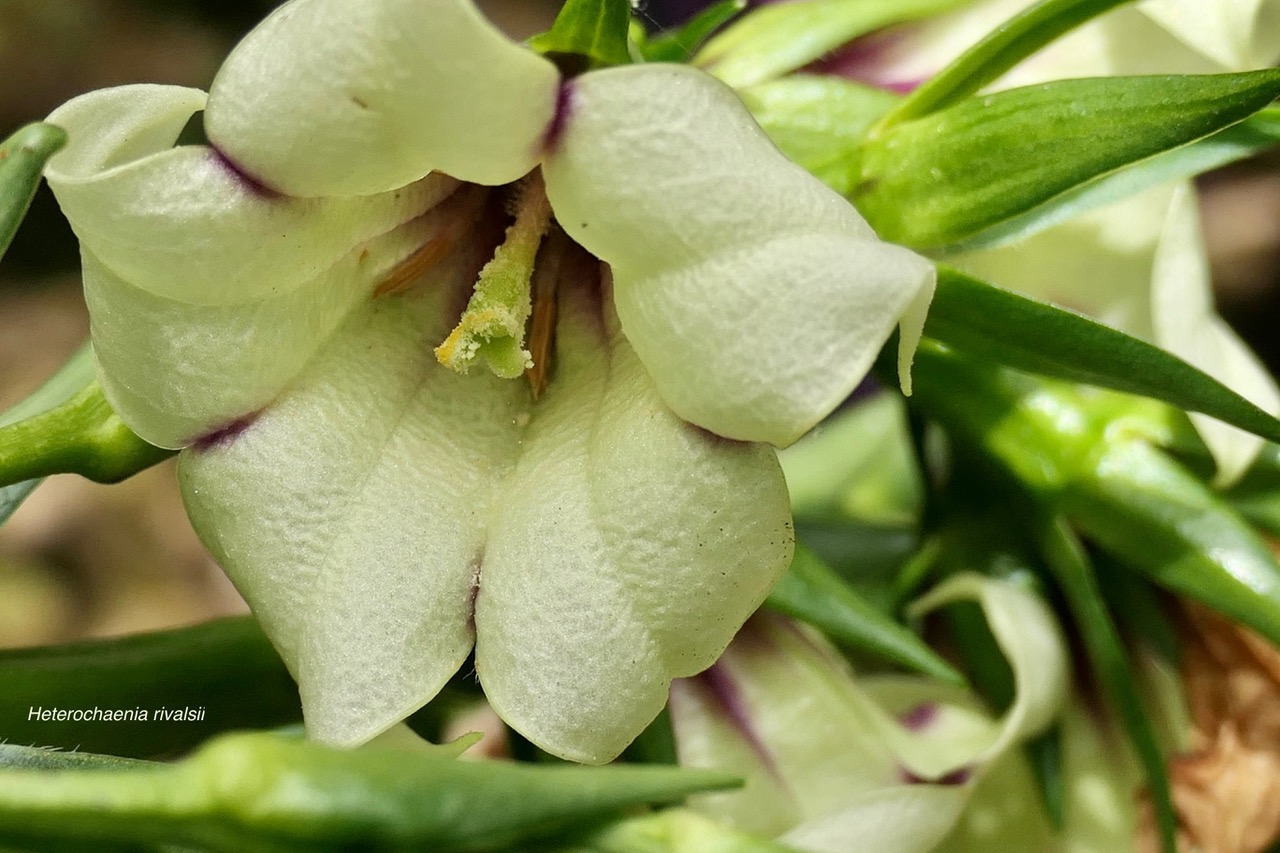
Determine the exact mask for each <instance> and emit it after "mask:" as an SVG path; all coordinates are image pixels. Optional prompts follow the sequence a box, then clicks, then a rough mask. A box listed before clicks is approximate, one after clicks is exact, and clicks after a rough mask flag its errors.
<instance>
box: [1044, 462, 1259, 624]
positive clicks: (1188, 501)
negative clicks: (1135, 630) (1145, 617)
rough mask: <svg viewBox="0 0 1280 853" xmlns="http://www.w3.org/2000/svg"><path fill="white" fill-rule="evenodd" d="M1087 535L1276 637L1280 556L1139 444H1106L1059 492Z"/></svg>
mask: <svg viewBox="0 0 1280 853" xmlns="http://www.w3.org/2000/svg"><path fill="white" fill-rule="evenodd" d="M1062 500H1063V502H1062V506H1063V510H1064V512H1065V513H1066V514H1067V516H1068V517H1069V518H1070V519H1071V521H1072V522H1073V523H1074V524H1075V525H1076V526H1077V527H1078V528H1079V529H1080V530H1081V531H1082V532H1083V533H1084V534H1085V535H1086V536H1087V537H1088V538H1089V539H1090V540H1092V541H1093V542H1095V543H1097V544H1098V545H1099V546H1100V547H1101V548H1102V549H1103V550H1105V551H1107V552H1108V553H1110V554H1112V555H1113V556H1114V557H1115V558H1116V559H1117V560H1119V561H1120V562H1122V563H1124V564H1125V565H1126V566H1131V567H1132V568H1134V569H1137V570H1138V571H1140V572H1142V573H1143V574H1145V575H1146V576H1147V577H1149V578H1150V579H1151V580H1153V581H1154V582H1155V583H1157V584H1159V585H1160V586H1163V587H1165V588H1166V589H1170V590H1172V591H1174V592H1176V593H1179V594H1181V595H1186V596H1188V597H1191V598H1194V599H1196V600H1198V601H1201V602H1204V603H1205V604H1207V605H1208V606H1209V607H1212V608H1213V609H1215V610H1217V611H1219V612H1221V613H1224V614H1226V615H1227V616H1229V617H1231V618H1232V619H1233V620H1235V621H1237V622H1240V623H1242V624H1244V625H1247V626H1248V627H1250V628H1252V629H1253V630H1255V631H1257V632H1258V633H1260V634H1262V635H1263V636H1264V637H1266V638H1267V639H1269V640H1270V641H1271V642H1273V643H1276V644H1278V645H1280V564H1277V562H1276V558H1275V556H1274V555H1273V554H1272V552H1271V550H1270V549H1269V548H1268V547H1267V545H1266V544H1265V543H1264V542H1263V541H1262V540H1261V539H1260V538H1259V537H1258V536H1257V534H1255V533H1254V532H1253V530H1252V529H1250V527H1249V526H1248V524H1246V523H1245V522H1244V521H1243V520H1242V519H1241V518H1240V517H1239V516H1237V515H1236V514H1235V513H1234V512H1232V511H1231V509H1230V507H1229V506H1227V504H1226V503H1225V502H1224V501H1223V499H1222V498H1221V497H1219V496H1218V495H1216V494H1214V493H1213V492H1212V491H1211V490H1210V489H1209V488H1208V487H1207V486H1206V485H1205V484H1204V483H1202V482H1201V481H1200V480H1198V479H1196V478H1195V477H1193V476H1192V475H1191V474H1189V473H1188V472H1187V471H1185V470H1183V469H1182V468H1181V466H1179V465H1178V464H1177V463H1176V462H1174V461H1173V460H1171V459H1169V458H1168V457H1167V456H1165V455H1164V454H1163V453H1161V452H1160V451H1159V450H1157V449H1155V448H1152V447H1150V446H1149V445H1147V444H1146V443H1145V442H1140V441H1125V442H1117V443H1114V444H1111V445H1110V446H1108V447H1106V449H1105V450H1104V451H1103V452H1102V453H1101V454H1100V456H1099V458H1098V460H1097V462H1096V464H1094V465H1093V466H1091V469H1090V471H1089V473H1088V474H1087V475H1086V476H1085V477H1083V478H1081V479H1080V480H1079V481H1078V482H1076V483H1074V484H1073V485H1072V486H1071V488H1069V489H1067V490H1066V492H1065V493H1064V494H1063V498H1062Z"/></svg>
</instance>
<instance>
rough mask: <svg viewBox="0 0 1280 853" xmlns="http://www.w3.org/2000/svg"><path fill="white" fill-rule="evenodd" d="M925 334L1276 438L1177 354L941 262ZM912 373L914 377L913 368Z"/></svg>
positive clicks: (1265, 420)
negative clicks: (979, 279)
mask: <svg viewBox="0 0 1280 853" xmlns="http://www.w3.org/2000/svg"><path fill="white" fill-rule="evenodd" d="M924 333H925V335H926V336H927V337H929V338H932V339H934V340H936V341H939V342H942V343H944V344H947V345H949V346H952V347H955V348H956V349H958V350H961V351H963V352H965V353H968V354H971V355H978V356H981V357H983V358H987V359H990V360H992V361H995V362H997V363H1000V364H1004V365H1007V366H1009V367H1014V368H1017V369H1018V370H1024V371H1027V372H1030V373H1038V374H1041V375H1044V376H1051V377H1055V378H1058V379H1066V380H1069V381H1071V382H1081V383H1084V384H1088V385H1096V386H1098V387H1102V388H1110V389H1113V390H1116V391H1124V392H1127V393H1130V394H1137V395H1139V396H1143V397H1150V398H1152V399H1156V400H1163V401H1164V402H1166V403H1170V404H1172V405H1174V406H1177V407H1178V408H1180V409H1183V410H1185V411H1191V412H1201V413H1203V414H1206V415H1209V416H1211V417H1214V418H1217V419H1219V420H1221V421H1225V422H1227V423H1229V424H1232V425H1233V426H1237V427H1240V428H1241V429H1243V430H1247V431H1248V432H1252V433H1254V434H1255V435H1260V436H1262V437H1263V438H1267V439H1270V440H1272V441H1278V440H1280V421H1277V420H1276V418H1274V417H1272V416H1271V415H1269V414H1267V413H1266V412H1264V411H1263V410H1262V409H1259V408H1258V407H1257V406H1255V405H1254V404H1253V403H1251V402H1249V401H1248V400H1246V399H1245V398H1244V397H1241V396H1240V395H1239V394H1237V393H1236V392H1234V391H1232V390H1231V389H1230V388H1227V387H1226V386H1225V385H1223V384H1222V383H1220V382H1218V381H1217V380H1216V379H1214V378H1212V377H1211V376H1209V375H1207V374H1205V373H1203V372H1201V371H1200V370H1198V369H1196V368H1194V367H1192V366H1191V365H1189V364H1187V363H1186V362H1185V361H1183V360H1182V359H1180V358H1178V357H1177V356H1174V355H1171V354H1169V353H1168V352H1165V351H1164V350H1162V349H1160V348H1159V347H1156V346H1153V345H1151V344H1148V343H1146V342H1145V341H1142V340H1139V339H1138V338H1135V337H1132V336H1130V335H1127V334H1125V333H1124V332H1120V331H1117V330H1116V329H1112V328H1111V327H1109V326H1105V325H1103V324H1102V323H1098V322H1096V321H1094V320H1090V319H1088V318H1087V317H1084V316H1081V315H1079V314H1076V313H1074V312H1071V311H1066V310H1063V309H1061V308H1056V307H1054V306H1052V305H1049V304H1046V303H1043V302H1038V301H1036V300H1034V299H1029V298H1027V297H1025V296H1019V295H1018V294H1015V293H1012V292H1010V291H1007V290H1004V289H1002V288H998V287H995V286H993V285H990V284H986V283H984V282H981V281H978V280H977V279H974V278H971V277H969V276H966V275H964V274H963V273H960V272H957V271H955V270H952V269H949V268H947V267H945V266H940V267H939V269H938V289H937V293H936V294H935V296H934V299H933V305H932V306H931V307H930V309H929V318H928V321H927V322H926V324H925V331H924ZM916 374H917V383H918V382H919V375H920V368H919V367H918V366H917V368H916Z"/></svg>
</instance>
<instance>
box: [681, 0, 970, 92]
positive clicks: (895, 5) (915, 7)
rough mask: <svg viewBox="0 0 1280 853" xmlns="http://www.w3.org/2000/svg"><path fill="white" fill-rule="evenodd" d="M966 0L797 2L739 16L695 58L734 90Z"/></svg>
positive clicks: (771, 77)
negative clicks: (879, 30)
mask: <svg viewBox="0 0 1280 853" xmlns="http://www.w3.org/2000/svg"><path fill="white" fill-rule="evenodd" d="M964 2H965V0H796V2H791V3H777V4H774V5H770V6H763V7H761V8H758V9H755V10H753V11H752V12H750V13H749V14H747V15H744V16H743V17H742V18H740V19H739V20H738V22H737V23H735V24H734V25H733V26H731V27H729V28H728V29H727V30H725V31H724V32H723V33H721V34H720V35H718V36H716V37H715V38H714V39H712V40H711V41H710V42H708V44H707V46H706V48H704V49H703V50H702V52H701V53H699V54H698V55H697V56H696V57H695V58H694V64H696V65H699V66H702V67H703V68H706V69H707V70H708V71H710V72H711V73H712V74H714V75H715V76H716V77H719V78H720V79H721V80H723V81H725V82H726V83H728V84H729V85H730V86H733V87H734V88H741V87H743V86H752V85H754V84H756V83H763V82H764V81H766V80H772V79H774V78H776V77H781V76H782V75H783V74H786V73H787V72H789V71H795V70H796V69H797V68H802V67H804V66H805V65H808V64H809V63H811V62H813V61H814V60H816V59H820V58H821V57H822V56H823V55H824V54H826V53H828V52H830V51H832V50H835V49H836V48H838V47H841V46H843V45H845V44H847V43H849V42H851V41H853V40H854V39H855V38H857V37H858V36H862V35H866V34H867V33H869V32H872V31H874V30H878V29H881V28H883V27H887V26H889V25H890V24H899V23H903V22H905V21H914V20H918V19H920V18H924V17H928V16H929V15H935V14H937V13H939V12H943V11H945V10H947V9H952V8H955V7H956V6H960V5H962V4H963V3H964Z"/></svg>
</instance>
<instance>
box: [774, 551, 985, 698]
mask: <svg viewBox="0 0 1280 853" xmlns="http://www.w3.org/2000/svg"><path fill="white" fill-rule="evenodd" d="M766 603H767V604H768V606H769V607H770V608H772V609H774V610H776V611H778V612H779V613H784V614H786V615H788V616H791V617H794V618H796V619H799V620H801V621H803V622H807V623H809V624H810V625H813V626H814V627H815V628H818V629H820V630H821V631H822V632H823V633H825V634H826V635H827V636H828V637H830V638H831V639H832V640H834V641H835V642H837V643H840V644H842V645H845V646H848V647H850V648H852V649H856V650H859V651H865V652H870V653H872V654H874V655H877V656H878V657H881V658H884V659H887V660H890V661H893V662H894V663H897V664H899V665H901V666H904V667H906V668H908V669H911V670H915V671H916V672H920V673H923V674H925V675H930V676H933V677H934V678H938V679H940V680H942V681H946V682H948V683H951V684H964V676H962V675H960V673H959V672H957V671H956V670H955V668H954V667H952V666H951V665H950V664H948V663H947V662H946V661H944V660H943V659H942V658H940V657H938V655H937V654H936V653H935V652H934V651H933V650H932V649H930V648H929V647H928V646H927V645H926V644H925V642H924V641H923V640H921V639H920V638H919V637H917V636H916V635H915V634H914V633H912V632H911V631H910V630H909V629H908V628H906V627H905V626H904V625H901V624H899V623H898V622H896V621H894V620H893V619H892V618H890V617H889V616H887V615H885V614H884V613H883V612H881V611H880V610H878V609H876V608H875V607H874V606H872V605H871V604H869V603H867V602H866V601H864V600H863V599H862V598H861V597H859V596H858V595H857V593H855V592H854V591H853V589H852V588H851V587H850V586H849V585H848V584H846V583H845V582H844V581H843V580H842V579H841V578H840V576H839V575H837V574H836V573H835V571H833V570H832V569H831V568H830V567H829V566H828V565H827V564H826V563H825V562H823V560H822V558H821V557H819V556H818V555H817V554H815V553H814V552H813V551H811V550H810V549H808V548H806V547H805V546H804V545H803V544H801V543H797V544H796V554H795V558H794V559H793V560H792V562H791V568H790V569H789V570H788V571H787V573H786V574H785V575H783V577H782V580H780V581H779V582H778V585H777V586H776V587H774V589H773V592H771V593H770V594H769V598H768V600H767V602H766Z"/></svg>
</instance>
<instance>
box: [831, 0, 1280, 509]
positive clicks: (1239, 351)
mask: <svg viewBox="0 0 1280 853" xmlns="http://www.w3.org/2000/svg"><path fill="white" fill-rule="evenodd" d="M1028 5H1030V3H1029V0H988V2H980V3H977V4H974V5H971V6H968V7H966V8H965V9H963V10H960V11H958V12H956V13H953V14H951V15H947V16H943V17H940V18H936V19H934V20H932V21H930V22H928V23H924V24H920V25H916V26H912V27H905V28H901V29H900V30H896V31H892V32H890V33H886V34H885V35H884V36H882V37H876V40H875V46H874V48H872V49H869V50H866V51H860V52H856V53H855V54H854V57H855V58H854V63H853V64H852V65H850V66H849V67H847V68H844V70H845V71H846V72H848V73H851V74H853V75H854V76H857V77H858V78H859V79H863V80H865V81H867V82H871V83H875V84H877V85H881V86H885V87H887V88H894V89H906V88H911V87H912V86H914V85H916V84H918V83H920V82H922V81H923V80H925V79H927V78H929V77H930V76H932V75H933V74H934V73H936V72H937V71H939V70H940V69H941V68H942V67H943V66H944V65H946V64H947V62H949V61H950V60H951V59H953V58H955V57H956V56H958V55H959V54H960V53H961V52H962V51H963V50H964V49H965V48H967V47H969V46H970V45H971V44H973V43H974V42H975V41H977V40H978V39H979V38H981V37H982V36H984V35H986V34H987V32H989V31H990V30H992V29H994V28H995V27H996V26H998V25H999V24H1000V23H1001V22H1003V21H1004V20H1007V19H1008V18H1009V17H1010V16H1012V15H1014V14H1016V13H1018V12H1020V11H1022V10H1023V9H1024V8H1025V7H1027V6H1028ZM1277 60H1280V2H1276V0H1148V2H1144V3H1137V4H1134V5H1131V6H1124V7H1121V8H1119V9H1116V10H1113V11H1111V12H1108V13H1106V14H1105V15H1103V16H1101V17H1100V18H1098V19H1096V20H1095V21H1092V22H1090V23H1088V24H1086V25H1084V26H1082V27H1080V28H1079V29H1077V30H1075V31H1073V32H1071V33H1070V34H1068V35H1067V36H1065V37H1064V38H1062V39H1060V40H1059V41H1057V42H1054V43H1053V44H1052V45H1050V46H1049V47H1048V48H1046V49H1045V50H1043V51H1042V52H1040V53H1037V54H1036V55H1035V56H1033V57H1031V58H1030V59H1029V60H1027V61H1026V62H1024V63H1022V64H1021V65H1019V66H1018V67H1017V68H1015V69H1013V70H1012V71H1011V72H1010V73H1009V74H1008V75H1006V76H1005V77H1004V78H1002V79H1001V80H1000V81H999V83H998V84H997V85H996V86H995V87H994V88H1011V87H1014V86H1025V85H1032V84H1036V83H1043V82H1046V81H1050V80H1059V79H1066V78H1072V77H1090V76H1103V75H1134V74H1213V73H1222V72H1227V71H1240V70H1247V69H1251V68H1260V67H1266V66H1269V65H1273V64H1275V62H1276V61H1277ZM949 261H951V262H954V263H956V264H957V265H959V266H960V267H962V268H964V269H965V270H967V271H969V272H971V273H973V274H974V275H977V276H980V277H983V278H986V279H988V280H990V281H992V282H994V283H996V284H999V285H1002V286H1005V287H1009V288H1011V289H1015V290H1019V291H1023V292H1025V293H1028V294H1029V295H1032V296H1035V297H1037V298H1041V299H1045V300H1048V301H1051V302H1056V303H1058V304H1061V305H1065V306H1067V307H1070V308H1075V309H1077V310H1080V311H1083V312H1085V313H1088V314H1091V315H1093V316H1095V317H1097V318H1098V319H1100V320H1103V321H1104V322H1107V323H1109V324H1111V325H1113V326H1116V327H1118V328H1120V329H1123V330H1124V331H1127V332H1129V333H1131V334H1134V335H1137V336H1139V337H1143V338H1146V339H1147V340H1149V341H1151V342H1153V343H1155V344H1158V345H1159V346H1161V347H1163V348H1165V349H1167V350H1168V351H1170V352H1172V353H1174V354H1175V355H1178V356H1180V357H1182V358H1184V359H1186V360H1187V361H1189V362H1191V363H1192V364H1194V365H1195V366H1197V367H1199V368H1200V369H1202V370H1204V371H1205V372H1207V373H1209V374H1210V375H1212V376H1214V377H1215V378H1217V379H1218V380H1220V381H1222V382H1223V383H1225V384H1226V385H1228V386H1230V387H1231V388H1233V389H1234V390H1236V391H1237V392H1238V393H1240V394H1242V395H1244V396H1245V397H1247V398H1249V399H1250V400H1252V401H1253V402H1254V403H1256V404H1257V405H1258V406H1260V407H1261V408H1263V409H1265V410H1267V411H1269V412H1276V411H1280V392H1278V391H1277V388H1276V385H1275V382H1274V380H1273V379H1272V378H1271V376H1270V374H1269V373H1268V371H1267V370H1266V369H1265V368H1264V367H1263V366H1262V365H1261V364H1260V363H1259V361H1258V359H1257V357H1256V356H1254V354H1253V353H1252V352H1251V351H1250V350H1249V348H1248V347H1247V346H1246V345H1245V344H1244V342H1243V341H1241V340H1240V338H1239V337H1238V336H1237V335H1236V334H1235V332H1233V331H1232V330H1231V329H1230V328H1229V327H1228V326H1227V325H1226V324H1225V323H1224V322H1223V321H1222V319H1221V318H1220V317H1218V315H1217V314H1216V312H1215V311H1214V309H1213V296H1212V285H1211V282H1210V278H1209V269H1208V263H1207V260H1206V253H1205V248H1204V242H1203V237H1202V235H1201V229H1200V224H1199V210H1198V204H1197V200H1196V195H1195V191H1194V189H1193V187H1192V185H1191V184H1190V182H1183V183H1180V184H1178V185H1176V186H1175V185H1168V186H1163V187H1156V188H1153V189H1150V190H1147V191H1145V192H1142V193H1139V194H1138V195H1136V196H1132V197H1130V198H1128V199H1125V200H1124V201H1121V202H1117V203H1115V204H1113V205H1110V206H1108V207H1106V208H1103V209H1100V210H1097V211H1094V212H1091V213H1088V214H1085V215H1083V216H1080V217H1077V218H1075V219H1073V220H1071V221H1069V222H1067V223H1064V224H1062V225H1059V226H1056V227H1053V228H1049V229H1047V230H1045V231H1043V232H1040V233H1038V234H1035V235H1033V236H1032V237H1030V238H1029V239H1026V240H1023V241H1022V242H1020V243H1017V244H1014V245H1011V246H1008V247H1001V248H998V249H991V250H986V251H981V252H975V253H971V254H968V255H965V256H961V257H958V258H953V259H949ZM1192 420H1193V422H1194V423H1195V425H1196V428H1197V429H1198V430H1199V432H1200V434H1201V436H1202V437H1203V438H1204V440H1205V443H1206V444H1207V445H1208V447H1209V449H1210V451H1211V452H1212V453H1213V456H1214V458H1215V460H1216V461H1217V464H1218V481H1219V482H1220V483H1223V484H1225V483H1229V482H1231V481H1232V480H1234V479H1236V478H1237V477H1239V476H1240V474H1242V473H1243V472H1244V471H1245V469H1246V468H1248V466H1249V464H1250V463H1251V462H1252V461H1253V458H1254V457H1255V456H1256V455H1257V452H1258V450H1259V449H1260V448H1261V446H1262V439H1260V438H1257V437H1256V436H1253V435H1250V434H1248V433H1245V432H1243V431H1241V430H1238V429H1236V428H1234V427H1230V426H1227V425H1225V424H1222V423H1221V422H1219V421H1215V420H1213V419H1212V418H1209V417H1206V416H1204V415H1192Z"/></svg>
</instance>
